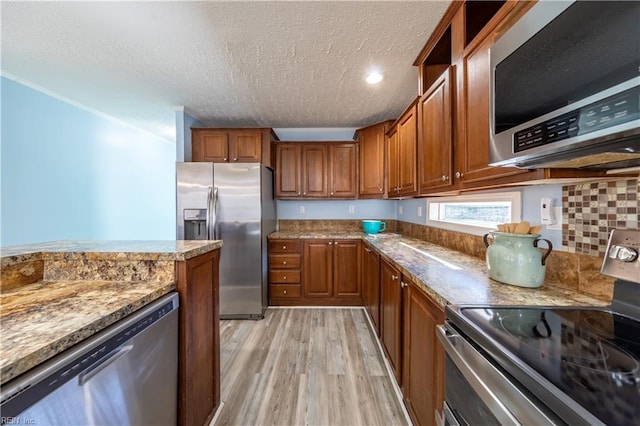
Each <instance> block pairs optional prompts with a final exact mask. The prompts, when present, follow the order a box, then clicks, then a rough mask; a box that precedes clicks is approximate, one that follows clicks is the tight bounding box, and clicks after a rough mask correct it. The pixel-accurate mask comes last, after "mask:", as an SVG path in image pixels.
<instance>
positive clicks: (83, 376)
mask: <svg viewBox="0 0 640 426" xmlns="http://www.w3.org/2000/svg"><path fill="white" fill-rule="evenodd" d="M132 349H133V344H128V345H123V346H120V347H119V348H117V349H115V350H113V351H111V352H110V353H109V354H107V355H106V356H105V357H103V358H101V359H100V360H98V361H97V362H96V363H95V364H93V365H92V366H90V367H89V368H87V369H86V370H84V371H83V372H82V373H80V374H79V375H78V385H80V386H84V385H85V384H86V383H87V382H88V381H89V380H91V379H92V378H93V377H94V376H95V375H97V374H98V373H99V372H101V371H102V370H104V369H105V368H107V367H108V366H110V365H111V364H113V363H114V362H116V361H117V360H119V359H120V358H122V357H123V356H125V355H126V354H128V353H129V352H131V350H132Z"/></svg>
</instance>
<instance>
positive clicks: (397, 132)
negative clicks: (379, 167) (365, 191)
mask: <svg viewBox="0 0 640 426" xmlns="http://www.w3.org/2000/svg"><path fill="white" fill-rule="evenodd" d="M417 103H418V99H417V98H416V100H415V101H414V102H412V103H411V105H410V106H409V108H407V109H406V110H405V112H404V113H403V114H402V115H401V116H400V118H399V119H398V120H397V121H396V122H395V123H394V124H393V125H392V126H391V128H390V130H389V132H388V134H387V135H388V136H389V140H388V149H387V152H388V155H387V158H388V173H389V198H402V197H410V196H412V195H416V194H417V189H418V184H417V174H416V166H417V161H416V159H417V157H416V149H417V143H416V142H417V125H418V124H417V122H418V120H417V115H418V114H417Z"/></svg>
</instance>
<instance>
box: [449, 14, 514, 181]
mask: <svg viewBox="0 0 640 426" xmlns="http://www.w3.org/2000/svg"><path fill="white" fill-rule="evenodd" d="M479 3H484V2H467V4H464V5H463V6H462V8H461V9H459V10H458V12H457V13H456V14H455V16H454V17H453V21H452V23H451V25H452V28H453V29H454V31H455V32H457V33H462V34H464V37H458V38H456V39H455V40H456V41H457V44H455V45H454V52H456V53H458V52H459V55H458V56H457V57H456V60H455V70H456V81H457V82H458V84H457V90H456V105H457V110H456V111H455V114H456V116H455V122H456V134H457V138H458V143H457V144H455V146H456V150H455V152H454V157H455V171H454V176H453V177H454V179H455V182H456V183H457V182H459V183H460V184H462V185H466V186H474V184H476V183H478V182H480V183H482V182H486V181H487V179H489V178H490V179H495V178H498V177H506V176H514V175H520V174H524V173H526V172H527V170H523V169H517V168H514V167H491V166H489V149H490V147H489V142H490V128H489V121H490V117H489V102H490V78H491V72H490V65H489V48H490V47H491V45H492V44H493V41H494V29H495V27H496V26H497V25H498V23H499V22H500V21H501V20H502V19H503V18H504V17H505V16H506V15H507V12H508V11H509V10H510V9H511V7H513V5H512V4H511V3H510V4H508V5H505V6H504V9H503V10H501V9H500V6H501V5H502V3H504V2H487V4H486V5H485V6H484V7H485V9H483V7H482V6H483V5H482V4H479ZM498 12H500V13H498ZM495 13H498V15H496V16H495V19H491V18H493V17H494V15H493V14H495ZM482 17H484V18H485V19H486V21H484V22H483V21H482V19H481V18H482ZM463 41H464V42H465V44H463ZM518 179H520V178H518Z"/></svg>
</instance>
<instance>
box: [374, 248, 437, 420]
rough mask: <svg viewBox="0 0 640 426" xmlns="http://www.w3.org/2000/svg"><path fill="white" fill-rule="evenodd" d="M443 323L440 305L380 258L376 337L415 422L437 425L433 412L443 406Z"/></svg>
mask: <svg viewBox="0 0 640 426" xmlns="http://www.w3.org/2000/svg"><path fill="white" fill-rule="evenodd" d="M372 251H373V250H372ZM365 257H366V255H365ZM365 287H366V285H365ZM365 294H367V292H366V291H365ZM366 300H367V298H366V297H365V303H366ZM443 322H444V310H443V309H442V307H440V306H439V305H438V304H437V303H436V302H434V301H433V300H432V299H431V298H430V297H429V296H427V294H426V293H425V292H424V291H423V290H421V289H420V288H419V286H418V285H416V284H415V283H413V282H411V281H410V280H409V279H408V278H407V277H406V276H404V275H401V273H400V271H398V269H396V268H395V267H394V266H393V265H391V264H390V263H389V262H387V261H386V260H385V259H382V260H381V262H380V329H381V330H380V331H381V333H380V334H381V336H380V340H381V341H382V346H383V347H384V350H385V352H386V354H387V359H388V360H389V363H390V364H391V368H392V370H393V373H394V375H395V377H396V380H397V382H398V384H399V385H400V386H401V389H402V394H403V397H404V402H405V405H406V407H407V410H408V411H409V415H410V416H411V419H412V421H413V423H414V424H415V425H426V426H431V425H435V424H436V421H435V410H442V404H443V401H444V349H443V348H442V346H441V345H440V342H438V340H437V337H436V326H437V325H438V324H442V323H443Z"/></svg>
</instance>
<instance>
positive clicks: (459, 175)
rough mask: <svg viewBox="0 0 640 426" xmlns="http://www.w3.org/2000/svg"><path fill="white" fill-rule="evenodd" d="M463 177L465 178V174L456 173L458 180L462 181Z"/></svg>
mask: <svg viewBox="0 0 640 426" xmlns="http://www.w3.org/2000/svg"><path fill="white" fill-rule="evenodd" d="M461 177H464V173H460V172H456V179H460V178H461Z"/></svg>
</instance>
